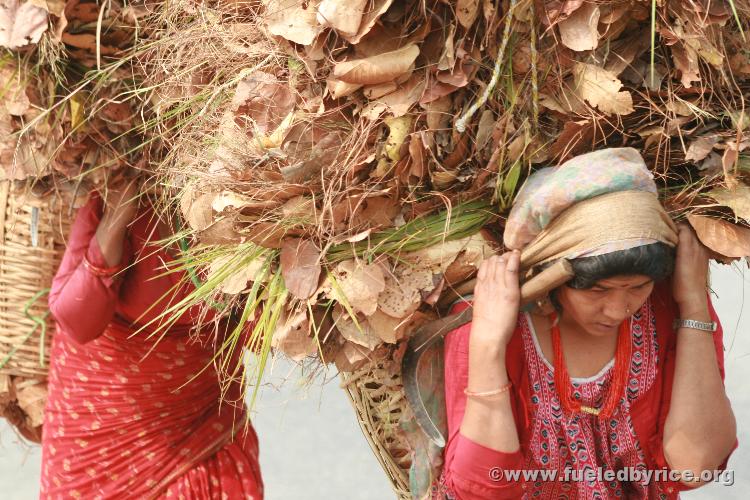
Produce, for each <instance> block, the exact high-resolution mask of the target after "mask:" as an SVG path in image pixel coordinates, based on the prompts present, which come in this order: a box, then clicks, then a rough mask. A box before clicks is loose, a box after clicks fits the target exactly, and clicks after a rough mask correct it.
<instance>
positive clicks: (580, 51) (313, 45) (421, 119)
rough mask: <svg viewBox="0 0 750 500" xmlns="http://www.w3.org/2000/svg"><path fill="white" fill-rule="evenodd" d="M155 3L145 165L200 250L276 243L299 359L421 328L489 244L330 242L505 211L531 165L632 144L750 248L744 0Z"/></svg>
mask: <svg viewBox="0 0 750 500" xmlns="http://www.w3.org/2000/svg"><path fill="white" fill-rule="evenodd" d="M652 8H653V9H654V10H653V12H652ZM151 9H152V15H151V16H147V17H146V18H145V19H144V22H143V33H145V35H144V37H143V42H142V50H140V51H139V54H138V56H137V59H138V66H139V68H140V71H141V72H142V77H143V81H149V82H151V83H152V89H153V90H152V92H151V93H150V96H149V100H148V101H147V103H146V106H145V108H144V109H146V116H153V117H154V119H153V123H154V126H153V127H152V128H151V129H150V130H151V131H152V132H153V133H155V134H157V137H156V138H155V141H154V143H156V140H160V141H161V142H159V144H158V145H157V146H155V147H154V149H153V151H152V155H153V157H154V158H159V163H160V174H161V175H162V178H163V179H165V182H166V183H168V184H169V185H170V186H173V187H175V188H176V189H178V190H179V192H180V194H179V197H180V200H179V208H180V210H181V212H182V214H183V216H184V218H185V220H186V221H187V222H188V224H189V226H190V227H191V229H192V231H193V233H194V234H195V238H196V240H197V241H198V242H199V243H201V244H202V245H205V246H216V245H218V246H232V245H239V244H244V243H247V242H252V243H253V244H255V245H258V246H259V247H262V248H266V249H269V252H266V253H264V255H265V256H266V257H269V256H270V259H271V261H270V263H268V261H264V262H267V263H268V266H269V268H270V269H271V272H270V273H269V274H266V275H264V276H265V278H263V279H265V280H268V279H270V276H272V275H273V273H274V272H278V273H280V274H281V275H282V277H283V282H284V284H285V287H286V290H287V292H288V293H286V294H285V295H284V301H285V304H284V305H283V307H280V308H279V309H278V318H277V319H278V321H277V322H276V323H274V328H273V329H272V330H273V337H274V338H273V344H274V345H275V346H276V347H278V348H279V349H280V350H282V351H283V352H285V353H286V354H288V355H289V356H291V357H292V358H294V359H301V358H304V357H306V356H309V355H313V354H315V353H316V352H317V353H319V354H321V355H322V356H323V357H324V359H325V360H326V361H331V360H335V361H336V364H337V366H338V368H339V369H341V370H345V371H350V370H353V369H355V368H356V367H357V366H358V365H360V364H361V363H363V362H365V360H366V359H367V357H368V353H370V352H373V351H374V350H375V349H377V348H378V346H381V345H382V344H383V343H386V344H392V343H396V342H398V341H399V340H401V339H403V338H404V337H405V336H407V335H408V332H409V331H411V330H412V329H413V327H414V326H415V324H417V323H419V322H420V321H423V320H424V318H425V317H426V315H429V313H431V311H432V309H433V307H432V306H434V304H435V303H436V301H437V300H438V299H439V297H440V296H441V293H443V292H444V291H446V290H447V289H449V288H450V286H451V285H455V284H456V283H457V282H460V281H461V280H462V279H465V278H466V276H467V275H470V274H471V269H475V268H476V265H477V263H478V262H479V261H480V260H481V258H482V257H483V256H484V255H486V254H487V252H489V251H491V248H490V246H491V242H490V241H488V240H489V239H488V238H486V237H485V236H482V235H480V233H477V234H476V235H475V236H473V237H471V238H469V239H466V238H464V239H461V240H459V241H457V242H452V243H449V244H447V245H437V246H435V247H434V248H427V249H425V250H422V251H414V250H412V251H406V252H401V253H400V254H399V252H387V253H385V254H378V255H375V254H374V253H372V252H370V253H368V252H367V251H359V252H358V251H353V252H351V255H350V258H348V259H345V260H340V261H339V260H336V259H333V260H332V259H331V258H330V251H331V249H332V248H334V247H336V246H338V247H340V246H341V245H342V244H344V245H346V244H349V245H352V246H354V245H357V246H358V247H357V248H359V249H360V250H362V249H366V248H368V247H376V246H377V243H376V241H377V240H376V238H377V235H378V234H380V233H381V232H383V231H391V230H394V228H399V227H401V226H403V225H404V224H406V223H408V222H409V221H413V220H415V219H416V220H419V218H421V217H425V216H427V215H430V214H434V213H436V212H438V211H440V210H446V209H447V208H451V207H456V206H459V204H460V203H461V202H463V201H466V200H475V199H485V200H488V201H489V200H491V201H492V203H493V206H494V207H495V211H496V212H497V213H499V214H500V215H501V216H502V215H503V214H505V213H507V210H508V209H509V207H510V205H511V204H512V200H513V196H514V194H515V192H516V190H517V187H518V186H519V185H520V184H519V183H520V182H521V181H522V180H523V179H524V178H525V177H526V176H527V175H528V174H529V173H530V172H531V171H533V170H534V169H535V168H538V167H542V166H547V165H550V164H556V163H559V162H561V161H564V160H565V159H568V158H570V157H571V156H573V155H576V154H580V153H582V152H586V151H591V150H594V149H598V148H602V147H607V146H610V147H612V146H625V145H627V146H632V147H635V148H637V149H639V150H640V151H641V152H642V154H643V155H644V157H645V158H646V161H647V163H648V165H649V166H650V167H651V168H652V170H653V172H654V174H655V176H656V179H657V182H658V183H659V186H660V189H661V194H662V199H663V202H664V204H665V206H666V207H667V208H668V210H670V211H671V212H672V214H673V215H674V217H675V218H677V219H683V218H685V217H688V215H689V217H688V218H689V220H690V222H691V223H692V224H693V225H694V227H695V228H696V229H697V230H698V233H699V235H700V237H701V239H702V240H703V241H704V243H706V244H707V245H708V246H710V247H711V248H713V249H714V250H716V251H717V253H718V254H721V255H722V256H724V257H729V258H733V257H742V256H747V255H748V254H749V253H750V248H749V246H750V230H748V229H747V228H746V227H744V226H747V225H748V221H749V220H750V206H749V205H748V199H750V198H749V196H748V195H749V194H750V187H748V185H747V184H746V181H747V179H748V173H749V171H750V156H748V155H747V154H746V153H745V150H746V148H747V147H748V145H750V139H748V138H746V137H745V136H744V134H745V133H746V131H748V129H750V115H749V114H748V113H747V112H746V111H745V109H744V103H745V99H746V95H747V93H748V91H749V90H750V79H749V77H750V57H749V54H748V51H747V50H746V48H745V46H746V44H745V33H744V29H745V28H746V27H747V26H746V25H747V21H748V17H749V16H750V2H747V1H735V2H716V1H713V2H709V1H707V0H705V1H693V2H682V1H667V0H665V1H663V2H654V3H652V2H646V1H603V2H583V1H581V0H576V1H573V0H569V1H562V2H560V1H558V2H531V1H516V0H512V1H506V2H491V1H479V0H458V1H447V0H443V1H439V0H433V1H428V2H424V1H417V0H404V1H394V0H356V1H350V0H312V1H304V2H303V1H297V0H261V1H260V2H258V1H242V0H239V1H231V2H224V1H220V2H203V3H194V2H177V3H175V2H166V3H161V4H154V5H152V7H151ZM652 40H653V42H652ZM148 133H149V132H147V134H148ZM492 221H493V222H492V223H491V226H492V229H494V230H495V231H494V232H495V234H497V232H498V231H499V229H500V226H501V225H502V217H501V218H500V223H499V224H498V221H497V219H492ZM477 230H478V227H476V228H474V231H477ZM402 237H403V239H404V241H407V240H408V239H409V235H408V234H406V233H402ZM490 239H491V238H490ZM229 261H230V262H231V258H230V259H229ZM222 263H226V261H222ZM452 267H456V268H458V267H460V268H461V269H462V274H461V275H460V277H459V278H456V277H453V276H451V271H452ZM259 268H260V264H258V263H256V262H253V263H250V264H247V263H245V264H243V265H242V266H239V267H238V268H236V269H235V270H234V272H233V273H231V276H229V275H227V276H226V277H227V280H226V283H225V285H219V286H217V287H216V289H217V293H222V294H230V295H235V296H237V297H240V298H241V297H242V296H243V294H247V292H248V290H250V289H251V287H252V285H253V283H254V282H255V281H257V279H256V277H257V276H258V274H257V273H258V269H259ZM467 269H468V271H467ZM224 274H225V275H226V274H227V273H224ZM211 275H212V273H211V272H209V273H208V278H209V279H210V276H211ZM214 275H215V273H214ZM258 279H259V278H258ZM259 300H260V301H261V302H262V300H263V298H262V297H261V298H260V299H259Z"/></svg>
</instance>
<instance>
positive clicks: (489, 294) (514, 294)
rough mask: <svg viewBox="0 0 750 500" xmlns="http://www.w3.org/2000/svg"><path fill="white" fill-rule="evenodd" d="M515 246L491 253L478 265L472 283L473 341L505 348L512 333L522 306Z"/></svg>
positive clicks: (518, 259)
mask: <svg viewBox="0 0 750 500" xmlns="http://www.w3.org/2000/svg"><path fill="white" fill-rule="evenodd" d="M520 261H521V253H520V252H519V251H517V250H514V251H512V252H507V253H505V254H503V255H500V256H498V255H493V256H492V257H490V258H489V259H487V260H485V261H484V262H482V264H481V265H480V266H479V273H478V275H477V284H476V286H475V287H474V311H473V319H472V333H471V335H472V341H479V342H481V343H482V344H484V345H487V346H488V347H489V346H494V347H498V348H501V349H505V347H506V346H507V345H508V342H509V341H510V338H511V337H512V336H513V332H514V330H515V328H516V321H517V320H518V311H519V309H520V307H521V287H520V285H519V282H518V269H519V266H520Z"/></svg>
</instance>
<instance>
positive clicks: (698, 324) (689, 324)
mask: <svg viewBox="0 0 750 500" xmlns="http://www.w3.org/2000/svg"><path fill="white" fill-rule="evenodd" d="M718 326H719V325H718V323H716V321H711V322H710V323H706V322H704V321H696V320H694V319H676V320H674V328H675V330H676V329H678V328H692V329H693V330H701V331H704V332H712V333H713V332H715V331H716V329H717V328H718Z"/></svg>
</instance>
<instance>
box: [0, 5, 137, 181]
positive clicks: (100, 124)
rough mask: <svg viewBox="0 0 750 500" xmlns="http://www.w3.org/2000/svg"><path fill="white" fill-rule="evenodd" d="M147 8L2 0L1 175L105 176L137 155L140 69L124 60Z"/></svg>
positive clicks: (51, 178)
mask: <svg viewBox="0 0 750 500" xmlns="http://www.w3.org/2000/svg"><path fill="white" fill-rule="evenodd" d="M140 15H142V11H139V10H137V9H135V8H134V7H132V6H126V5H124V4H122V3H119V2H116V1H114V2H108V3H107V4H106V5H100V4H99V3H98V2H96V1H93V0H70V1H67V2H65V1H62V0H41V1H25V2H21V1H19V0H3V1H2V2H0V47H1V48H0V50H2V55H0V136H1V137H2V138H1V139H0V141H1V142H0V165H1V166H2V168H1V169H0V178H2V179H9V180H14V181H23V180H26V179H30V180H36V179H42V178H46V179H44V180H45V181H46V182H47V183H54V182H55V179H60V180H72V179H75V180H83V178H84V177H85V180H86V183H87V184H94V185H97V184H102V183H103V181H104V179H105V177H106V175H108V172H110V171H113V170H117V169H120V168H122V167H124V166H126V165H131V166H132V165H133V164H135V163H136V162H137V160H138V159H139V155H137V154H135V153H136V149H137V148H136V147H135V146H136V144H137V143H138V141H137V140H136V139H135V137H134V134H133V131H134V130H135V120H134V117H135V115H134V110H135V108H134V107H133V106H132V105H131V104H129V103H128V102H125V101H126V100H125V99H123V98H122V93H123V91H124V90H126V89H127V88H128V87H129V86H130V81H132V72H131V71H130V68H129V67H126V68H121V67H119V66H118V65H117V63H118V62H119V61H121V59H122V58H127V57H128V56H129V53H130V52H132V50H133V46H134V42H135V32H136V25H137V18H138V17H139V16H140ZM105 67H106V68H107V69H103V68H105ZM82 191H83V192H84V193H85V192H86V189H85V188H84V189H83V190H82Z"/></svg>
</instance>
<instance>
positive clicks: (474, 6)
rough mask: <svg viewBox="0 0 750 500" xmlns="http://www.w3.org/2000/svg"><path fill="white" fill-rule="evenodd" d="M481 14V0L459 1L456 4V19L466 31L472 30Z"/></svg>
mask: <svg viewBox="0 0 750 500" xmlns="http://www.w3.org/2000/svg"><path fill="white" fill-rule="evenodd" d="M478 13H479V0H458V2H457V3H456V19H458V22H459V23H460V24H461V26H463V27H464V28H465V29H467V30H468V29H469V28H471V25H472V24H474V21H475V20H476V19H477V14H478Z"/></svg>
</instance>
